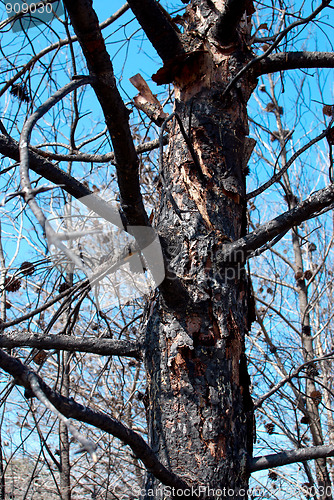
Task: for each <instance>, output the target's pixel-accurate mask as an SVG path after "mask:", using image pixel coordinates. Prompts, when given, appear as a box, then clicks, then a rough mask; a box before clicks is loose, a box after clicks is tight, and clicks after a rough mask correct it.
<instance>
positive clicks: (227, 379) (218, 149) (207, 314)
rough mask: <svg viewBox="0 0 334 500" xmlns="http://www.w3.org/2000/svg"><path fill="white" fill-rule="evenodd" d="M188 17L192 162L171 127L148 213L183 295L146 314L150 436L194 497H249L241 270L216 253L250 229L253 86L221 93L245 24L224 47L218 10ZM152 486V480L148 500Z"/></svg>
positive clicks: (240, 59) (249, 408)
mask: <svg viewBox="0 0 334 500" xmlns="http://www.w3.org/2000/svg"><path fill="white" fill-rule="evenodd" d="M214 3H215V4H217V5H218V3H219V4H222V2H218V1H217V2H214ZM187 12H188V26H191V27H192V29H193V30H195V31H196V28H198V31H197V32H198V33H201V32H206V33H209V35H208V38H207V40H206V44H205V46H204V45H201V44H200V43H199V42H198V46H197V47H196V50H195V51H194V52H193V53H192V58H189V59H188V60H186V61H184V64H183V65H178V68H177V72H176V74H174V89H175V98H176V99H175V113H176V114H177V115H178V116H179V117H180V119H181V120H182V123H183V126H184V128H185V130H186V131H187V132H189V137H190V139H191V141H192V145H193V148H194V150H195V153H196V156H197V160H196V161H194V158H193V156H192V155H191V154H190V152H189V149H188V148H187V146H186V143H185V139H184V137H183V135H182V133H181V132H180V127H179V124H178V121H177V120H175V119H174V120H173V122H172V126H171V128H170V136H169V146H168V150H167V153H166V155H165V157H164V159H163V168H162V172H161V174H162V175H163V176H164V180H165V184H166V185H167V186H168V192H167V193H166V192H165V188H164V187H161V204H160V207H159V208H158V211H157V214H156V219H157V220H156V225H157V227H158V230H159V234H161V235H162V237H163V238H164V241H165V242H167V250H168V253H169V257H170V263H171V266H172V269H173V271H174V272H175V274H176V276H177V277H179V279H181V281H182V283H183V285H184V287H185V289H186V291H187V294H185V300H184V302H183V303H182V302H181V301H180V303H179V305H178V307H173V308H172V307H168V306H167V305H166V302H165V301H164V298H163V296H162V295H160V296H159V298H158V299H157V301H156V302H155V303H154V304H153V305H152V306H151V309H150V311H148V313H147V321H148V323H147V333H146V343H145V345H146V355H145V359H146V369H147V376H148V408H147V413H148V422H149V438H150V445H151V446H152V448H153V450H154V451H155V452H156V453H157V455H158V457H159V459H160V460H161V461H162V463H163V464H164V465H165V466H167V467H168V468H170V469H171V470H172V471H173V472H174V473H176V474H178V475H179V476H180V477H181V478H182V479H183V480H184V481H186V482H187V483H188V484H189V485H191V486H193V487H196V486H198V485H201V486H202V491H201V493H202V498H215V493H214V490H219V489H222V488H224V487H228V488H231V489H234V492H235V493H234V498H236V499H237V498H244V495H243V494H242V492H241V493H240V492H239V490H240V489H241V490H242V489H243V488H247V484H248V475H247V473H246V462H247V460H248V457H249V456H250V455H251V453H252V442H253V404H252V400H251V397H250V394H249V377H248V373H247V363H246V356H245V345H244V338H245V334H246V333H247V331H248V329H249V327H250V321H251V315H252V313H251V311H250V308H249V304H250V297H249V288H250V286H249V282H248V278H247V276H246V273H245V270H244V268H243V266H242V264H237V265H232V264H231V265H228V264H226V263H225V265H223V264H222V262H221V259H220V254H221V252H222V251H223V248H224V244H226V243H230V242H232V241H235V240H237V239H238V238H240V237H242V236H243V235H244V234H245V231H246V201H245V193H246V186H245V167H246V163H247V160H248V156H247V153H246V152H247V149H248V144H249V142H248V138H247V135H248V121H247V110H246V106H247V102H248V99H249V96H250V94H251V91H252V88H253V87H252V83H251V82H250V81H247V80H245V79H243V80H240V81H239V82H238V84H237V86H236V87H235V88H234V89H233V91H232V92H231V93H230V94H228V95H227V96H225V97H224V98H223V99H221V98H220V96H221V94H222V91H223V90H224V88H225V87H226V84H227V82H228V81H229V80H230V79H231V78H232V77H233V75H234V74H236V73H237V72H238V70H240V68H241V67H242V66H243V65H244V64H245V63H247V60H248V57H249V54H248V52H247V48H246V46H245V44H244V43H243V37H245V36H247V30H248V26H247V23H246V22H244V21H242V24H241V25H240V26H239V29H238V37H237V41H236V42H235V43H234V45H233V46H232V47H231V46H229V47H228V48H224V47H223V46H221V45H219V43H218V42H217V41H216V40H214V38H213V36H212V37H211V38H210V32H211V31H210V30H212V32H214V31H213V27H214V26H215V23H216V20H217V16H218V15H219V12H215V11H214V9H211V8H210V9H207V7H206V2H200V1H198V2H196V1H195V2H192V4H191V6H189V7H188V9H187ZM170 67H171V65H169V68H170ZM162 71H163V70H162ZM159 74H160V76H161V72H160V73H159V72H158V73H157V75H159ZM196 165H197V166H196ZM171 197H173V199H174V202H175V203H176V205H177V207H178V209H179V211H177V210H176V209H175V204H174V203H171ZM186 295H187V298H186ZM157 487H158V483H157V482H156V481H155V480H154V478H153V476H150V475H149V476H148V478H147V484H146V489H147V496H146V498H150V494H151V493H152V492H149V489H154V488H157ZM203 487H210V491H209V490H208V489H206V490H204V489H203ZM165 497H166V498H168V495H165ZM178 497H182V494H181V493H180V494H179V495H176V496H175V498H178ZM151 498H152V496H151Z"/></svg>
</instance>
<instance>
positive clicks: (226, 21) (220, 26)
mask: <svg viewBox="0 0 334 500" xmlns="http://www.w3.org/2000/svg"><path fill="white" fill-rule="evenodd" d="M245 8H246V0H227V1H226V2H225V10H224V12H223V13H222V14H221V16H220V18H219V19H218V22H217V24H216V26H215V30H214V31H215V32H214V35H215V38H217V40H219V41H220V42H221V43H222V44H223V45H228V44H230V43H232V42H233V41H234V40H235V38H236V35H237V31H236V29H237V26H238V24H239V22H240V20H241V17H242V15H243V13H244V11H245Z"/></svg>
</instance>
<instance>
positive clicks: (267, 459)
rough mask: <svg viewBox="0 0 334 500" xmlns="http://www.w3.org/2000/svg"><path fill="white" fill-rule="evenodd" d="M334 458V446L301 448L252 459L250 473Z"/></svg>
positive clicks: (249, 466) (249, 467)
mask: <svg viewBox="0 0 334 500" xmlns="http://www.w3.org/2000/svg"><path fill="white" fill-rule="evenodd" d="M333 456H334V445H331V446H325V445H323V446H312V447H310V448H301V449H299V450H289V451H283V452H282V453H274V454H272V455H265V456H263V457H255V458H252V459H251V460H250V461H249V465H248V471H249V472H256V471H258V470H266V469H271V468H272V467H281V466H283V465H288V464H294V463H296V462H305V461H306V460H315V459H317V458H326V457H333Z"/></svg>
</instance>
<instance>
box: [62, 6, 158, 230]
mask: <svg viewBox="0 0 334 500" xmlns="http://www.w3.org/2000/svg"><path fill="white" fill-rule="evenodd" d="M64 4H65V7H66V9H67V11H68V13H69V16H70V19H71V23H72V26H73V29H74V31H75V33H76V35H77V37H78V41H79V43H80V45H81V48H82V51H83V53H84V56H85V59H86V62H87V66H88V70H89V73H90V75H92V76H93V77H94V78H96V81H95V83H94V84H93V85H92V87H93V89H94V91H95V93H96V96H97V98H98V100H99V102H100V105H101V108H102V111H103V113H104V117H105V120H106V125H107V127H108V131H109V134H110V138H111V140H112V143H113V147H114V152H115V159H116V164H117V167H116V170H117V177H118V185H119V189H120V195H121V205H122V208H123V210H124V213H125V214H126V218H127V221H128V224H129V225H130V226H149V225H150V224H149V221H148V216H147V214H146V211H145V208H144V204H143V199H142V196H141V193H140V183H139V171H138V170H139V168H138V167H139V161H138V157H137V153H136V150H135V147H134V144H133V140H132V136H131V131H130V127H129V110H128V109H127V108H126V106H125V105H124V102H123V100H122V98H121V96H120V93H119V91H118V89H117V87H116V81H115V77H114V72H113V66H112V64H111V60H110V56H109V54H108V51H107V49H106V46H105V42H104V39H103V37H102V34H101V29H100V27H99V23H98V18H97V15H96V13H95V11H94V9H93V7H92V2H91V1H89V0H71V1H69V0H65V1H64Z"/></svg>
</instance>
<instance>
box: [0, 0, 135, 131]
mask: <svg viewBox="0 0 334 500" xmlns="http://www.w3.org/2000/svg"><path fill="white" fill-rule="evenodd" d="M128 9H129V5H128V4H127V3H125V4H124V5H123V6H122V7H121V8H120V9H118V11H117V12H115V14H113V15H112V16H110V17H108V19H106V20H105V21H103V22H102V23H101V24H100V29H101V30H102V29H104V28H106V27H107V26H109V25H110V24H112V23H113V22H115V21H117V19H119V18H120V17H121V16H122V15H123V14H124V13H125V12H126V11H127V10H128ZM77 41H78V38H77V37H76V36H72V37H71V38H70V39H69V38H65V39H63V40H58V42H56V43H53V44H51V45H49V46H48V47H45V49H43V50H41V51H40V52H38V54H36V55H35V56H34V57H32V58H31V59H30V61H29V62H27V64H25V65H24V66H23V68H21V69H20V70H19V71H18V72H17V73H15V75H14V76H13V77H12V78H10V79H9V80H8V81H7V82H6V84H5V85H4V86H3V88H2V89H1V91H0V97H1V96H2V95H3V94H4V93H5V92H6V90H8V89H9V88H10V87H11V86H12V85H13V83H15V82H16V81H17V80H18V79H19V78H20V77H21V76H22V75H24V73H25V72H26V71H28V70H29V69H30V68H32V67H33V66H34V64H35V63H36V62H37V61H39V60H40V59H41V58H42V57H44V56H45V55H46V54H49V53H50V52H52V51H53V50H58V49H60V48H61V47H64V46H65V45H68V44H70V43H73V42H77ZM2 132H3V131H2ZM3 133H4V132H3Z"/></svg>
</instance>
